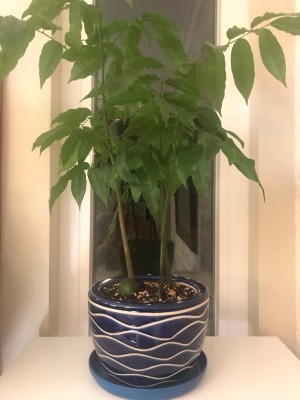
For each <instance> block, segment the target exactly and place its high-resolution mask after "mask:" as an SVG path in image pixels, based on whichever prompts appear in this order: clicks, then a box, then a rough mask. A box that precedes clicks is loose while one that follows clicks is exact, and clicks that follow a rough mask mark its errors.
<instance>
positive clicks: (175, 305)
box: [89, 275, 209, 313]
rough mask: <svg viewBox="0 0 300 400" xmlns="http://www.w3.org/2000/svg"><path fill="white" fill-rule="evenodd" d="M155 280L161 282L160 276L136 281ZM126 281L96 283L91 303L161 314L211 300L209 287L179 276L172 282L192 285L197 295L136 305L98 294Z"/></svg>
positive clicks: (90, 295)
mask: <svg viewBox="0 0 300 400" xmlns="http://www.w3.org/2000/svg"><path fill="white" fill-rule="evenodd" d="M145 278H146V279H148V280H153V281H159V279H160V278H159V276H154V275H141V276H136V277H135V280H136V281H138V280H144V279H145ZM122 279H124V277H113V278H107V279H103V280H101V281H98V282H96V283H94V284H93V285H92V286H91V288H90V290H89V299H90V300H91V301H96V302H97V301H99V300H100V299H101V303H102V304H103V305H105V306H108V307H111V308H115V309H120V308H121V309H125V310H127V311H139V310H141V311H146V310H147V309H149V311H151V313H153V312H160V311H162V310H164V311H165V310H169V311H175V310H181V309H183V308H190V307H193V306H195V305H198V304H199V302H200V301H203V302H204V301H205V300H208V298H209V292H208V289H207V287H206V286H205V285H204V284H203V283H201V282H199V281H197V280H195V279H192V278H187V277H183V276H177V275H172V281H173V282H174V281H175V282H182V283H184V284H186V285H190V286H192V287H193V288H195V289H196V290H197V293H195V295H193V296H191V297H189V298H187V299H184V300H179V301H174V302H166V303H164V302H151V303H134V302H125V301H118V300H111V299H108V298H105V297H102V296H99V293H97V291H98V288H99V287H100V286H102V285H105V284H107V283H111V282H113V283H118V282H119V281H121V280H122Z"/></svg>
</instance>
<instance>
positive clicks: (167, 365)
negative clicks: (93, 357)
mask: <svg viewBox="0 0 300 400" xmlns="http://www.w3.org/2000/svg"><path fill="white" fill-rule="evenodd" d="M97 354H98V353H97ZM98 355H99V356H101V359H102V360H109V361H112V362H113V364H115V365H116V366H117V367H119V368H120V367H121V368H122V369H124V368H126V369H127V370H128V371H129V372H128V373H126V374H124V373H122V374H121V373H116V374H117V375H124V376H127V375H132V374H137V373H138V374H140V373H141V372H146V371H154V370H155V369H162V368H171V369H172V368H174V370H176V371H178V369H179V368H180V369H182V368H184V367H187V366H188V365H190V363H191V362H193V361H194V360H195V359H196V358H197V357H198V355H199V354H198V353H197V354H194V355H193V357H191V358H190V359H189V360H188V361H187V362H185V363H183V364H172V363H161V364H157V365H151V366H150V367H147V368H132V367H128V366H127V365H125V364H123V363H121V362H119V361H116V360H114V359H113V358H111V357H107V356H103V355H100V354H98ZM142 376H146V377H147V378H149V376H147V375H143V374H142ZM152 376H153V375H151V378H152Z"/></svg>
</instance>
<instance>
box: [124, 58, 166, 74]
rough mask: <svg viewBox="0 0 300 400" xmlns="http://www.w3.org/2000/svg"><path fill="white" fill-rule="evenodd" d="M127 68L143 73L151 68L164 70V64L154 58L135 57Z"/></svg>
mask: <svg viewBox="0 0 300 400" xmlns="http://www.w3.org/2000/svg"><path fill="white" fill-rule="evenodd" d="M126 67H127V68H128V69H130V70H133V71H142V70H143V69H149V68H162V67H163V65H162V63H161V62H160V61H159V60H157V59H156V58H153V57H143V56H140V57H135V58H133V59H131V60H130V61H129V62H128V63H127V65H126Z"/></svg>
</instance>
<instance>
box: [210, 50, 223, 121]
mask: <svg viewBox="0 0 300 400" xmlns="http://www.w3.org/2000/svg"><path fill="white" fill-rule="evenodd" d="M223 50H224V49H223V48H219V47H209V54H208V58H207V62H206V87H205V88H206V94H207V97H208V99H209V101H210V102H211V104H212V106H213V107H214V108H215V109H216V110H217V111H218V113H219V114H221V111H222V103H223V99H224V95H225V83H226V69H225V68H226V67H225V57H224V53H223Z"/></svg>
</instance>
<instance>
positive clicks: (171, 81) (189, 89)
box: [165, 75, 200, 98]
mask: <svg viewBox="0 0 300 400" xmlns="http://www.w3.org/2000/svg"><path fill="white" fill-rule="evenodd" d="M165 83H166V84H167V85H169V86H172V87H174V88H175V89H176V90H180V91H181V92H182V93H184V94H186V95H188V96H192V97H195V98H197V97H199V94H200V93H199V87H198V86H197V85H195V82H193V81H192V82H190V81H189V80H188V77H187V76H178V75H177V76H174V77H172V78H168V79H166V81H165Z"/></svg>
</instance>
